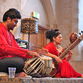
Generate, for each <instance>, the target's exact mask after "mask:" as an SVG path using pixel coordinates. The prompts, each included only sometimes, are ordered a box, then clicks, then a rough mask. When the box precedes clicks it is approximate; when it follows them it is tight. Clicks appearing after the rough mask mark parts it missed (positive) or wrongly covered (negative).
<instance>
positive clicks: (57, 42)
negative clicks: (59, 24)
mask: <svg viewBox="0 0 83 83" xmlns="http://www.w3.org/2000/svg"><path fill="white" fill-rule="evenodd" d="M53 41H54V42H55V43H56V44H61V42H62V35H61V34H59V35H58V36H57V37H54V38H53Z"/></svg>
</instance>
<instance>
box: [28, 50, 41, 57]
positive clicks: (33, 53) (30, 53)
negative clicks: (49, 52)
mask: <svg viewBox="0 0 83 83" xmlns="http://www.w3.org/2000/svg"><path fill="white" fill-rule="evenodd" d="M28 54H29V55H31V56H33V57H39V56H40V55H39V54H38V53H37V52H33V51H28Z"/></svg>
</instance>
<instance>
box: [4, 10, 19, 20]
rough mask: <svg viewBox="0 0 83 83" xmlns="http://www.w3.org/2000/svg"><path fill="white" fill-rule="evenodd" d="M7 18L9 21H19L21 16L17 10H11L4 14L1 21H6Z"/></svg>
mask: <svg viewBox="0 0 83 83" xmlns="http://www.w3.org/2000/svg"><path fill="white" fill-rule="evenodd" d="M8 17H10V18H11V19H14V18H17V19H21V14H20V12H19V11H18V10H17V9H15V8H11V9H9V10H8V11H6V12H5V13H4V15H3V21H6V20H7V18H8Z"/></svg>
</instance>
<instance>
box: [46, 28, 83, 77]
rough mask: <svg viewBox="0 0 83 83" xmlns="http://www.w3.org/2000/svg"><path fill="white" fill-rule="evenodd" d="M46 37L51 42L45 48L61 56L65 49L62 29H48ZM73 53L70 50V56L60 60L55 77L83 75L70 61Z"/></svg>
mask: <svg viewBox="0 0 83 83" xmlns="http://www.w3.org/2000/svg"><path fill="white" fill-rule="evenodd" d="M46 38H47V39H49V40H50V42H49V43H48V44H47V45H46V46H45V49H47V50H48V52H49V53H51V54H53V55H55V56H59V54H60V53H61V52H62V51H63V48H62V47H61V42H62V35H61V33H60V31H59V30H58V29H55V30H48V31H47V32H46ZM71 55H72V54H71V52H69V53H68V57H66V58H64V59H62V60H61V61H62V62H60V60H59V62H58V66H57V73H55V75H54V77H62V78H63V77H65V78H73V77H83V75H82V74H80V73H77V72H76V71H75V70H74V69H73V67H72V66H71V65H70V63H69V62H68V61H69V60H70V58H71ZM56 61H57V60H56ZM54 63H55V61H54Z"/></svg>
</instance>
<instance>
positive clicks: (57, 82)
mask: <svg viewBox="0 0 83 83" xmlns="http://www.w3.org/2000/svg"><path fill="white" fill-rule="evenodd" d="M0 83H83V78H51V77H45V78H31V77H24V78H13V79H10V78H8V77H0Z"/></svg>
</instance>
